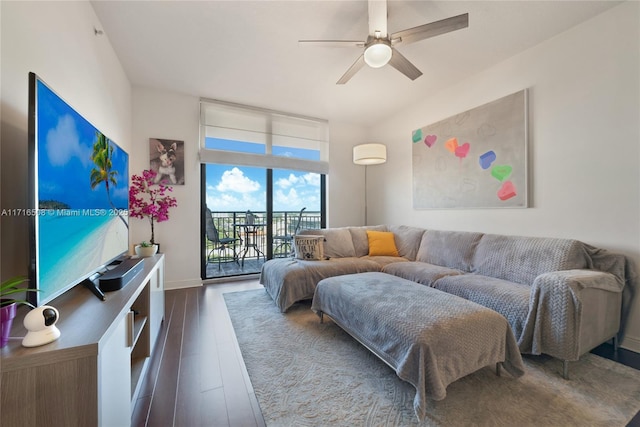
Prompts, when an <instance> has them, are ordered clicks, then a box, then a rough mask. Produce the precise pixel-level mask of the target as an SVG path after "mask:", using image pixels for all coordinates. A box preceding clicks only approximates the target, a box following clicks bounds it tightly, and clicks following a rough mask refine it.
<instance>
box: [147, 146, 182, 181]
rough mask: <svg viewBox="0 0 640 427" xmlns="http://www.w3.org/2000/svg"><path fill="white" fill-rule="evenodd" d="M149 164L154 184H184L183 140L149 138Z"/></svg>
mask: <svg viewBox="0 0 640 427" xmlns="http://www.w3.org/2000/svg"><path fill="white" fill-rule="evenodd" d="M149 164H150V167H151V170H152V171H154V172H156V173H157V175H156V178H155V180H154V182H155V183H156V184H158V183H159V182H163V183H164V184H167V185H168V184H172V185H184V141H175V140H172V139H160V138H149Z"/></svg>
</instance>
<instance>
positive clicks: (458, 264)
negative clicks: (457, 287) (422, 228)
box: [416, 230, 482, 272]
mask: <svg viewBox="0 0 640 427" xmlns="http://www.w3.org/2000/svg"><path fill="white" fill-rule="evenodd" d="M481 237H482V233H476V232H469V231H441V230H427V231H426V232H425V233H424V234H423V235H422V240H421V242H420V249H419V250H418V254H417V256H416V261H420V262H426V263H428V264H434V265H440V266H443V267H449V268H453V269H456V270H462V271H466V272H469V271H471V266H472V261H473V254H474V252H475V249H476V246H477V245H478V242H479V241H480V238H481Z"/></svg>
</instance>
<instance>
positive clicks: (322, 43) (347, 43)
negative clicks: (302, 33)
mask: <svg viewBox="0 0 640 427" xmlns="http://www.w3.org/2000/svg"><path fill="white" fill-rule="evenodd" d="M364 43H365V42H363V41H362V40H298V44H299V45H300V46H316V47H364Z"/></svg>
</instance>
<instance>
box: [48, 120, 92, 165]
mask: <svg viewBox="0 0 640 427" xmlns="http://www.w3.org/2000/svg"><path fill="white" fill-rule="evenodd" d="M45 147H46V151H47V157H48V158H49V162H50V163H51V164H52V165H53V166H64V165H65V164H67V163H68V162H69V160H70V159H71V158H72V157H78V158H79V159H80V161H81V162H82V164H83V165H84V166H87V165H88V164H89V163H90V162H91V149H90V148H88V147H83V146H82V145H80V138H79V137H78V131H77V130H76V124H75V122H74V121H73V117H71V116H70V115H66V116H63V117H61V118H60V119H59V120H58V124H57V125H56V128H55V129H51V130H49V132H47V137H46V145H45Z"/></svg>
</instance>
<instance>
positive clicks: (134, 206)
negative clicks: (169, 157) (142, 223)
mask: <svg viewBox="0 0 640 427" xmlns="http://www.w3.org/2000/svg"><path fill="white" fill-rule="evenodd" d="M156 176H157V174H156V172H154V171H153V170H144V171H142V175H133V176H132V177H131V186H130V187H129V216H131V217H133V218H140V219H144V218H147V219H148V220H149V224H150V225H151V239H150V240H149V244H150V245H155V244H156V242H155V235H154V225H155V223H156V221H157V222H163V221H167V220H169V208H172V207H176V206H178V202H177V200H176V198H175V197H173V196H170V195H168V194H167V192H170V191H173V188H171V187H169V186H167V185H165V184H164V183H163V182H159V183H158V184H156V183H155V181H156ZM140 246H142V245H140ZM155 249H156V251H157V247H156V248H155Z"/></svg>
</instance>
